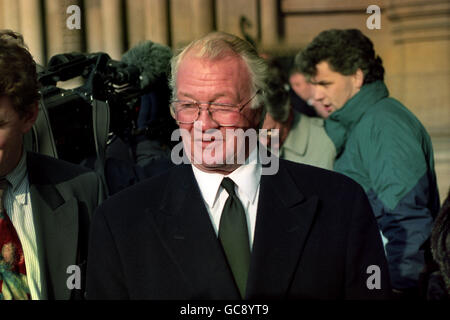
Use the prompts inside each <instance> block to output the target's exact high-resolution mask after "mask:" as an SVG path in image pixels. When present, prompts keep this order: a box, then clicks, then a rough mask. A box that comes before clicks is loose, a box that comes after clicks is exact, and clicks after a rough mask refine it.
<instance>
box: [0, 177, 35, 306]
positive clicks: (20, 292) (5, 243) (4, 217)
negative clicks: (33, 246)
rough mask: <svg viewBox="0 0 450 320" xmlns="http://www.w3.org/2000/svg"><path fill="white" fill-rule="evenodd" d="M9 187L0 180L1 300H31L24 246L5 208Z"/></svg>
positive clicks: (3, 179) (4, 181)
mask: <svg viewBox="0 0 450 320" xmlns="http://www.w3.org/2000/svg"><path fill="white" fill-rule="evenodd" d="M7 186H8V181H7V180H6V179H5V178H0V300H29V299H30V298H31V296H30V289H29V288H28V282H27V275H26V268H25V258H24V256H23V250H22V245H21V244H20V240H19V237H18V235H17V232H16V229H15V228H14V226H13V224H12V222H11V220H10V219H9V217H8V214H7V213H6V211H5V209H4V206H3V193H4V191H5V190H6V187H7Z"/></svg>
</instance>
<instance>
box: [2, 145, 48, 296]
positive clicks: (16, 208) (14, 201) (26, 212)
mask: <svg viewBox="0 0 450 320" xmlns="http://www.w3.org/2000/svg"><path fill="white" fill-rule="evenodd" d="M6 179H7V180H8V181H9V183H10V185H9V187H8V188H6V191H5V194H4V201H3V202H4V206H5V210H6V212H7V214H8V216H9V218H10V220H11V222H12V224H13V225H14V228H15V229H16V232H17V235H18V236H19V239H20V243H21V244H22V249H23V253H24V256H25V267H26V270H27V280H28V287H29V288H30V293H31V298H32V299H33V300H39V299H45V297H42V287H41V272H40V266H39V259H38V255H37V245H38V244H37V239H36V231H35V229H34V220H33V210H32V207H31V199H30V188H29V187H30V185H29V183H28V176H27V164H26V152H25V151H24V152H23V154H22V158H21V159H20V161H19V164H18V165H17V167H16V168H15V169H14V170H13V171H12V172H11V173H9V174H8V175H6Z"/></svg>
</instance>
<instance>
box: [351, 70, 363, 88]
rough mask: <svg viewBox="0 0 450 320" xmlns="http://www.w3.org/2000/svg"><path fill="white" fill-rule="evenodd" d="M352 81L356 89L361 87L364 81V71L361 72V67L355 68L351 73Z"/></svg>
mask: <svg viewBox="0 0 450 320" xmlns="http://www.w3.org/2000/svg"><path fill="white" fill-rule="evenodd" d="M353 81H354V85H355V87H356V88H357V89H358V90H359V89H361V87H362V85H363V83H364V73H363V72H362V70H361V69H359V68H358V70H356V72H355V74H354V75H353Z"/></svg>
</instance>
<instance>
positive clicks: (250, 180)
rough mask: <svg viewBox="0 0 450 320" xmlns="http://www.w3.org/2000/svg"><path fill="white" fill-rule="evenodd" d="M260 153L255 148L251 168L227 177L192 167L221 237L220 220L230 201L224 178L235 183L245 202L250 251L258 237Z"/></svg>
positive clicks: (237, 191) (238, 194)
mask: <svg viewBox="0 0 450 320" xmlns="http://www.w3.org/2000/svg"><path fill="white" fill-rule="evenodd" d="M257 154H258V150H257V148H255V150H253V152H252V153H251V154H250V156H249V158H248V164H244V165H241V166H240V167H239V168H237V169H236V170H234V171H233V172H232V173H230V174H228V175H223V174H220V173H207V172H204V171H201V170H200V169H198V168H196V167H195V166H193V165H192V169H193V171H194V176H195V179H196V180H197V184H198V186H199V188H200V191H201V194H202V197H203V200H204V202H205V206H206V209H207V211H208V214H209V217H210V219H211V223H212V225H213V227H214V230H215V231H216V235H218V234H219V225H220V217H221V216H222V210H223V207H224V206H225V202H226V200H227V199H228V193H227V191H226V190H225V189H224V188H223V187H221V186H220V184H221V182H222V180H223V178H224V177H228V178H230V179H231V180H233V182H234V183H235V187H234V190H235V192H236V195H237V196H238V197H239V199H240V200H241V202H242V206H243V207H244V210H245V215H246V218H247V227H248V234H249V243H250V249H251V248H252V247H253V238H254V234H255V225H256V212H257V209H258V197H259V182H260V180H261V170H262V167H261V163H259V161H257Z"/></svg>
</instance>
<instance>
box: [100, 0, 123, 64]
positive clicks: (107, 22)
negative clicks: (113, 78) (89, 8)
mask: <svg viewBox="0 0 450 320" xmlns="http://www.w3.org/2000/svg"><path fill="white" fill-rule="evenodd" d="M101 4H102V6H101V8H102V26H103V40H104V42H103V43H104V50H105V52H106V53H108V54H109V55H110V56H111V58H112V59H115V60H120V58H121V57H122V54H123V52H124V46H123V36H124V24H123V21H122V7H121V1H120V0H101Z"/></svg>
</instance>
